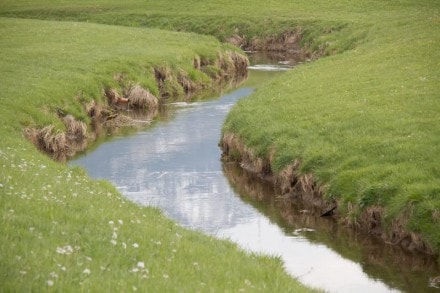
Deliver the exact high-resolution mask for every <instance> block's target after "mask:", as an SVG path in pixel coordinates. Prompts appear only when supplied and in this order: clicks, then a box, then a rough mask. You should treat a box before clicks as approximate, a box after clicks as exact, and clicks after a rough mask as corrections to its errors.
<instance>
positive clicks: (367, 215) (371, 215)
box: [360, 206, 385, 235]
mask: <svg viewBox="0 0 440 293" xmlns="http://www.w3.org/2000/svg"><path fill="white" fill-rule="evenodd" d="M384 213H385V210H384V208H383V207H380V206H369V207H367V208H366V209H365V210H364V211H363V212H362V214H361V216H360V222H361V225H362V226H363V227H364V229H366V230H367V232H368V233H372V234H375V235H381V234H382V233H383V231H382V219H383V215H384Z"/></svg>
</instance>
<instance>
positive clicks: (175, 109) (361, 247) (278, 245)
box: [71, 64, 440, 292]
mask: <svg viewBox="0 0 440 293" xmlns="http://www.w3.org/2000/svg"><path fill="white" fill-rule="evenodd" d="M284 67H285V66H284V64H283V66H282V68H284ZM271 69H273V68H271ZM267 74H272V75H273V74H280V73H271V72H270V71H269V73H268V71H265V72H259V71H252V72H251V73H250V80H249V82H248V83H247V84H245V85H243V86H242V87H241V88H239V89H237V90H234V91H232V92H230V93H227V94H224V95H223V96H221V97H220V98H219V99H216V100H211V101H206V102H197V103H189V104H188V103H176V104H172V105H168V111H167V112H166V113H167V119H164V120H159V121H157V122H156V123H154V124H153V125H152V126H151V127H149V128H147V129H145V130H143V131H139V132H137V133H135V134H134V135H132V136H125V137H123V136H121V137H115V138H113V139H111V140H110V141H108V142H106V143H103V144H102V145H100V146H99V147H98V148H96V149H95V150H93V151H90V152H89V153H87V154H86V155H84V156H82V157H80V158H78V159H76V160H74V161H72V162H71V164H73V165H79V166H83V167H84V168H86V169H87V170H88V172H89V174H90V175H91V176H92V177H94V178H102V179H107V180H109V181H111V182H112V183H113V184H114V185H115V186H116V187H117V188H118V189H119V190H120V191H121V192H122V193H123V194H124V195H125V196H126V197H127V198H129V199H130V200H132V201H134V202H136V203H138V204H141V205H147V206H155V207H159V208H160V209H161V210H162V211H163V212H164V213H165V214H166V215H167V216H169V217H170V218H172V219H174V220H175V221H176V222H178V223H180V224H182V225H183V226H186V227H188V228H191V229H197V230H200V231H203V232H205V233H207V234H210V235H215V236H217V237H221V238H229V239H231V240H232V241H234V242H237V243H239V244H240V245H241V246H242V247H244V248H245V249H249V250H251V251H256V252H262V253H267V254H271V255H278V256H280V257H281V259H282V260H283V261H284V264H285V267H286V270H287V271H288V272H289V273H290V274H291V275H292V276H294V277H296V278H298V279H299V280H300V281H301V282H303V283H305V284H307V285H311V286H313V287H318V288H322V289H325V290H328V291H331V292H393V291H399V290H402V291H408V292H423V291H429V290H431V289H432V290H434V288H429V287H428V286H429V279H430V278H431V277H435V276H437V275H440V272H439V270H438V267H437V265H436V263H435V262H434V261H433V260H431V259H429V258H424V257H421V256H414V255H409V254H406V253H404V252H402V251H400V250H399V249H397V248H395V247H390V246H387V245H384V244H382V243H381V242H379V241H375V240H374V239H371V238H368V237H363V236H362V235H358V234H355V233H353V232H352V231H349V230H346V229H344V228H341V227H339V226H338V225H335V223H334V222H333V221H332V220H328V219H322V218H315V217H312V216H309V215H307V214H306V213H304V212H300V211H299V208H298V207H295V206H294V205H293V204H292V203H290V202H288V201H285V200H282V199H278V198H277V197H276V196H275V195H276V193H275V192H274V190H273V188H272V187H271V186H269V185H267V184H265V183H263V182H259V181H258V180H256V179H255V178H253V177H252V176H251V175H249V174H246V173H245V172H244V171H243V170H242V169H240V168H237V166H235V165H234V164H225V165H222V163H221V161H220V157H221V151H220V149H219V147H218V142H219V139H220V135H221V126H222V123H223V121H224V119H225V117H226V115H227V113H228V111H229V110H230V109H231V107H232V106H233V105H234V104H235V103H236V102H237V101H238V100H239V99H241V98H243V97H246V96H248V95H249V94H251V93H252V91H253V90H254V87H253V84H256V83H260V81H258V80H259V79H258V78H260V79H261V78H263V79H267ZM256 80H257V81H256Z"/></svg>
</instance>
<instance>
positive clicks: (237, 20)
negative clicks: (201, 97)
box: [0, 0, 440, 292]
mask: <svg viewBox="0 0 440 293" xmlns="http://www.w3.org/2000/svg"><path fill="white" fill-rule="evenodd" d="M439 6H440V5H439V4H438V1H430V0H426V1H415V0H403V1H379V0H377V1H373V0H370V1H344V0H338V1H314V2H313V3H310V1H304V0H298V1H291V0H280V1H271V0H269V1H267V0H266V1H258V0H257V1H230V0H229V1H203V2H200V1H194V0H192V1H172V0H166V1H140V0H131V1H130V0H129V1H115V0H114V1H113V0H107V1H104V0H101V1H97V0H95V1H74V2H72V1H61V0H56V1H8V0H4V1H2V4H1V5H0V16H3V17H11V18H36V19H48V20H52V22H39V21H31V20H19V19H15V20H14V19H6V18H2V19H1V20H0V31H1V34H0V36H1V37H0V40H1V42H0V51H1V58H0V68H1V69H0V70H1V71H0V72H1V76H2V81H1V83H0V101H1V102H2V106H1V107H0V122H1V126H0V135H1V136H2V140H1V141H0V150H1V156H0V157H1V162H0V163H1V165H2V167H3V168H2V169H1V171H0V172H1V173H0V174H1V176H0V178H1V179H0V180H1V182H0V183H1V184H2V186H1V187H0V188H1V189H0V190H1V194H2V197H1V205H0V210H1V216H2V221H3V224H2V226H1V231H0V232H1V234H2V236H1V237H2V238H1V254H0V256H1V262H0V263H1V276H2V282H1V283H2V286H3V287H4V288H5V291H8V290H12V291H20V290H24V291H28V290H36V291H40V290H42V289H44V288H47V287H46V286H47V281H48V280H52V281H54V285H53V286H54V287H55V288H53V289H58V290H60V291H66V290H67V291H73V290H76V289H78V288H81V287H80V286H83V287H82V288H83V290H93V291H98V290H99V291H100V290H101V289H104V290H106V289H107V290H114V291H121V290H123V291H125V290H129V289H132V287H133V286H135V287H137V288H141V286H142V288H144V287H143V286H149V287H145V288H148V289H151V290H154V291H166V290H168V289H172V288H181V289H182V290H183V291H196V290H199V289H200V290H210V289H213V290H215V291H238V290H239V289H240V288H247V287H245V286H247V285H248V284H251V285H253V286H255V287H256V288H259V289H261V290H263V289H266V290H270V291H280V292H281V291H286V290H287V288H290V289H291V291H295V290H296V289H295V287H290V286H294V284H293V281H292V280H290V279H289V278H288V277H287V276H286V275H285V274H283V273H282V272H281V268H280V265H279V262H278V261H276V260H275V261H274V260H273V259H268V258H264V257H263V258H262V257H256V256H246V255H243V254H242V253H237V251H236V248H235V247H234V246H233V245H231V244H228V243H226V242H219V241H214V240H212V239H211V238H209V237H204V236H200V235H199V234H197V233H193V232H188V231H184V230H182V229H180V228H178V227H176V226H175V225H174V224H173V223H171V222H169V221H167V220H166V219H164V218H163V217H162V216H161V215H160V213H158V212H157V211H155V210H152V209H145V208H138V207H136V206H134V205H132V204H130V203H128V202H125V203H123V202H124V200H123V199H121V196H120V195H117V194H116V192H115V191H114V189H113V188H112V187H110V186H109V185H108V184H106V183H103V182H96V181H91V180H89V179H87V177H86V176H85V175H84V174H82V172H81V171H80V170H78V169H73V170H70V169H68V168H67V167H65V166H63V165H59V164H55V163H53V162H51V161H50V160H49V159H48V158H46V157H45V156H43V155H41V154H40V153H38V152H37V151H36V150H34V149H33V147H32V146H31V145H29V144H28V143H27V142H25V141H24V139H23V138H22V137H21V129H22V128H23V127H24V126H27V125H39V126H43V125H47V124H48V123H55V124H58V126H59V127H60V128H61V127H62V125H59V121H58V119H57V118H56V117H55V115H54V114H52V113H53V109H54V108H55V107H60V106H61V107H62V108H63V109H65V110H67V112H69V113H72V114H74V115H75V116H76V117H77V118H80V119H83V120H87V118H86V117H85V115H84V113H83V112H82V110H81V106H80V103H79V102H78V101H76V100H75V99H74V98H75V97H77V99H78V100H80V101H82V100H90V99H92V98H95V99H100V96H101V94H100V91H101V88H102V87H103V86H104V85H114V81H113V79H112V76H113V74H114V73H115V72H124V73H127V75H128V76H129V77H130V78H132V79H133V80H135V81H138V82H141V83H143V84H144V85H146V86H148V85H150V86H151V88H152V90H153V91H154V85H152V80H151V78H150V77H149V75H147V74H145V69H148V68H151V66H153V65H156V64H158V63H162V62H168V63H169V64H170V65H173V66H179V67H183V68H189V67H190V66H191V62H192V59H193V58H194V56H195V55H204V56H208V57H210V58H214V55H215V52H216V51H217V50H225V49H226V48H225V47H224V46H222V45H220V44H219V43H218V42H216V41H215V40H214V38H212V37H201V36H199V35H195V34H181V33H171V32H165V31H157V30H151V29H140V28H133V27H155V28H162V29H169V30H180V31H191V32H197V33H204V34H210V35H212V36H214V37H216V38H217V39H220V40H223V39H224V38H226V37H228V36H230V35H231V34H234V33H237V34H244V35H246V36H248V37H252V36H264V35H269V34H274V33H281V32H283V31H285V30H289V29H290V30H293V29H296V28H297V27H301V28H302V29H303V32H304V36H305V38H304V40H303V45H304V46H306V47H308V48H311V49H317V48H319V47H325V53H326V55H332V56H330V57H326V58H323V59H321V60H319V61H317V62H314V63H311V64H307V65H303V66H300V67H298V68H296V69H294V70H292V71H291V72H289V73H287V74H285V75H283V76H282V77H280V78H277V79H276V80H274V81H272V82H270V83H268V84H265V86H264V87H262V88H260V89H259V90H258V91H257V92H256V93H255V94H254V95H253V96H252V97H250V98H248V99H245V100H243V101H242V102H241V103H239V104H238V105H237V106H236V107H234V109H233V111H232V112H231V115H230V116H229V118H228V121H227V122H226V124H225V128H224V130H225V131H232V132H235V133H237V134H239V136H240V138H242V139H243V141H244V142H245V144H246V145H247V146H249V147H251V148H252V149H253V150H254V152H255V154H258V155H261V156H265V155H267V154H268V152H269V150H275V151H276V152H275V156H274V161H273V169H274V171H275V172H276V171H278V170H280V169H282V168H283V167H284V166H286V165H287V164H289V163H291V162H292V160H293V159H295V158H300V159H301V161H302V172H304V173H308V172H312V173H314V174H315V178H317V180H318V182H319V183H321V184H324V185H326V186H328V189H327V193H326V196H328V197H334V198H337V199H338V200H339V201H340V203H341V211H342V212H343V213H344V210H345V209H347V206H348V205H349V204H352V205H354V206H355V208H356V209H355V212H354V213H351V214H350V213H349V211H348V209H347V210H346V211H345V212H346V214H345V216H347V217H352V218H353V219H354V220H356V218H357V217H359V215H360V213H361V212H362V210H363V209H365V208H367V207H369V206H371V205H381V206H383V207H384V208H385V223H384V224H387V223H388V224H389V223H390V222H391V221H392V220H393V219H396V218H399V217H401V216H402V215H403V214H405V213H407V214H408V215H409V220H408V223H407V227H406V228H407V229H408V230H410V231H414V232H417V233H421V235H422V236H423V237H424V239H425V240H427V241H428V242H429V243H430V244H431V245H432V247H433V249H434V251H435V252H436V253H439V252H440V228H439V227H440V189H439V186H440V149H439V145H440V141H439V140H440V127H439V122H440V121H439V120H440V118H439V117H440V116H439V114H438V113H439V112H440V99H439V98H440V97H439V81H440V73H439V69H438V68H439V65H440V55H439V51H438V47H439V44H440V40H439V38H440V37H439V36H440V34H439V29H438V27H439V24H440V21H439V8H440V7H439ZM66 20H71V21H81V22H82V23H77V22H61V21H66ZM86 22H89V23H86ZM92 22H94V23H101V24H107V25H96V24H91V23H92ZM115 25H119V26H115ZM122 26H126V27H122ZM129 27H131V28H129ZM147 71H148V70H147ZM269 122H270V123H269ZM42 165H44V166H46V168H43V167H42ZM42 168H43V169H42ZM69 174H70V175H69ZM58 176H61V177H59V178H58ZM69 176H70V178H71V179H70V181H69V180H68V179H69ZM72 178H73V179H72ZM57 181H59V183H58V182H57ZM73 181H75V182H77V183H78V184H75V183H74V184H71V182H73ZM48 185H50V187H48ZM52 189H53V190H52ZM91 192H92V193H93V195H92V194H91ZM75 194H76V196H74V195H75ZM64 196H65V198H64ZM28 198H29V199H28ZM46 198H47V199H46ZM85 199H88V200H89V201H87V202H86V201H85ZM144 214H145V218H144V216H143V215H144ZM343 215H344V214H343ZM119 219H121V220H123V223H124V224H123V225H119V224H116V223H117V221H118V220H119ZM138 219H139V220H140V221H141V223H142V225H138V224H137V220H138ZM144 219H146V220H144ZM131 220H133V221H134V223H132V222H131ZM109 221H114V223H115V224H114V225H115V226H117V227H118V229H119V230H118V231H116V233H117V234H118V238H117V239H116V241H117V245H116V246H113V245H112V244H111V243H110V241H111V240H112V233H113V228H112V226H111V225H110V224H108V222H109ZM152 224H153V225H152ZM156 227H157V228H158V229H156ZM163 231H168V232H169V233H163ZM176 233H178V235H183V237H181V238H180V237H178V236H177V235H176ZM178 239H180V240H178ZM151 240H153V242H152V241H151ZM158 241H160V243H161V245H158V244H157V243H158ZM183 242H184V243H183ZM122 243H125V244H126V245H127V249H126V250H124V249H123V246H122ZM134 243H138V244H139V246H140V248H144V247H145V248H146V249H145V250H140V249H138V250H135V249H133V246H132V244H134ZM67 245H70V246H71V247H73V248H74V247H75V246H78V247H79V248H80V249H79V250H75V249H74V252H73V253H71V254H69V255H65V254H60V253H57V248H58V247H60V248H63V247H66V246H67ZM176 247H177V248H176ZM179 247H180V248H179ZM207 248H209V250H207ZM174 250H176V251H177V253H174V252H173V251H174ZM59 251H62V249H61V250H59ZM170 251H171V252H170ZM198 251H205V252H202V254H201V255H202V257H200V258H198V257H197V256H198V255H199V253H198ZM178 252H182V254H181V255H179V256H177V254H179V253H178ZM124 253H125V254H124ZM173 253H174V254H173ZM174 255H175V256H174ZM173 256H174V257H173ZM229 256H230V257H229ZM90 259H91V260H90ZM109 260H110V264H109ZM175 260H179V261H178V262H176V261H175ZM138 262H144V264H145V267H147V268H148V270H149V273H148V274H147V277H148V276H149V277H148V278H147V279H146V280H147V283H144V282H143V281H145V280H144V279H142V275H140V274H138V273H132V272H130V270H132V269H133V267H136V266H137V263H138ZM194 263H197V264H198V265H194ZM59 265H60V266H59ZM64 267H65V268H66V270H63V268H64ZM101 267H103V268H104V269H101ZM107 268H108V269H110V270H107ZM197 268H201V270H197ZM85 269H89V270H90V271H91V274H87V272H88V271H87V270H85ZM52 272H54V273H55V274H56V275H57V276H58V277H57V278H55V274H52ZM84 272H85V273H84ZM144 273H145V272H144ZM166 276H168V278H166ZM225 276H226V277H225ZM246 280H248V281H246ZM202 282H203V283H204V284H206V285H203V284H201V283H202ZM81 284H82V285H81ZM167 286H170V287H167ZM201 286H205V287H201ZM256 288H252V289H255V291H256V290H257V289H256ZM48 289H49V288H48ZM51 289H52V288H51ZM250 289H251V288H250Z"/></svg>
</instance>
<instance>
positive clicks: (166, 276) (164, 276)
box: [162, 274, 170, 279]
mask: <svg viewBox="0 0 440 293" xmlns="http://www.w3.org/2000/svg"><path fill="white" fill-rule="evenodd" d="M162 276H163V278H164V279H168V278H169V277H170V276H168V275H167V274H163V275H162Z"/></svg>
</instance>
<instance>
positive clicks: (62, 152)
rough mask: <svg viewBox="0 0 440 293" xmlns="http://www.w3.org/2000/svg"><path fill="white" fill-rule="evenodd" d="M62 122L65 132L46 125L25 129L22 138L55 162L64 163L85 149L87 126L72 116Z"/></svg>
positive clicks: (66, 117)
mask: <svg viewBox="0 0 440 293" xmlns="http://www.w3.org/2000/svg"><path fill="white" fill-rule="evenodd" d="M62 120H63V123H64V125H65V126H66V132H61V131H57V130H55V126H54V125H48V126H46V127H43V128H41V129H37V128H26V129H24V131H23V133H24V136H25V137H26V138H27V139H28V140H30V141H31V142H32V143H33V144H34V145H35V146H36V147H37V148H38V149H40V150H42V151H44V152H46V153H48V154H49V155H51V156H52V158H54V159H55V160H58V161H64V160H65V159H66V158H68V157H71V156H73V155H75V154H76V153H77V152H78V151H83V150H84V149H85V148H86V146H87V141H88V135H87V125H86V124H85V123H84V122H81V121H78V120H76V119H75V118H74V117H73V116H72V115H67V116H65V117H63V118H62Z"/></svg>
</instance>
